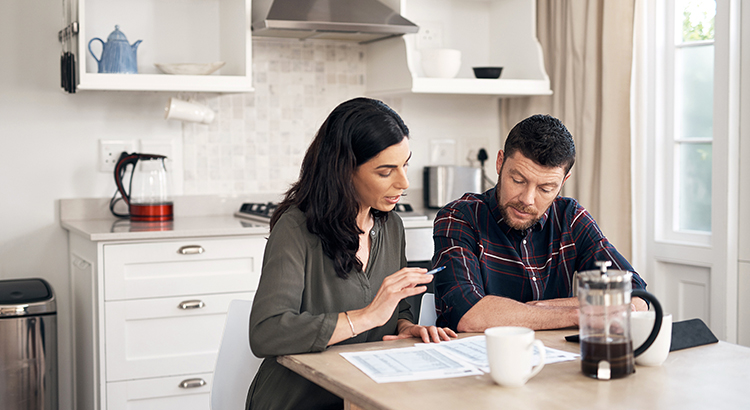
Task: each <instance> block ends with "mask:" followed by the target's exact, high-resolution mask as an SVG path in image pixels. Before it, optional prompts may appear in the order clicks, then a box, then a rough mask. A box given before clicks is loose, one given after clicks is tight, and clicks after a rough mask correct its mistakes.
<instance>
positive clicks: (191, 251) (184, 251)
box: [177, 245, 206, 255]
mask: <svg viewBox="0 0 750 410" xmlns="http://www.w3.org/2000/svg"><path fill="white" fill-rule="evenodd" d="M205 251H206V250H205V249H203V247H202V246H200V245H185V246H183V247H181V248H180V249H178V250H177V253H179V254H181V255H199V254H201V253H203V252H205Z"/></svg>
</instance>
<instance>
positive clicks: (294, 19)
mask: <svg viewBox="0 0 750 410" xmlns="http://www.w3.org/2000/svg"><path fill="white" fill-rule="evenodd" d="M252 18H253V22H252V29H253V36H261V37H286V38H299V39H307V38H319V39H328V40H350V41H358V42H361V43H369V42H373V41H377V40H383V39H386V38H389V37H395V36H401V35H404V34H407V33H416V32H417V31H418V30H419V27H417V25H416V24H414V23H412V22H411V21H409V20H407V19H405V18H403V17H402V16H401V15H399V14H398V13H396V12H395V11H393V10H391V9H390V8H389V7H388V6H386V5H385V4H383V3H381V2H379V1H378V0H253V16H252Z"/></svg>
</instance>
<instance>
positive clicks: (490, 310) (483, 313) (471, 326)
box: [457, 295, 578, 332]
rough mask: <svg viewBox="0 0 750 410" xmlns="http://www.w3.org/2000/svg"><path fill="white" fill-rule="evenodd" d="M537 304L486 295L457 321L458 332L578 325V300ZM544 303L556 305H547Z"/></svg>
mask: <svg viewBox="0 0 750 410" xmlns="http://www.w3.org/2000/svg"><path fill="white" fill-rule="evenodd" d="M573 301H575V303H573ZM538 302H539V303H521V302H518V301H515V300H513V299H509V298H504V297H500V296H491V295H487V296H485V297H483V298H482V299H481V300H480V301H479V302H477V304H475V305H474V306H473V307H472V308H471V309H469V311H468V312H466V314H464V316H463V317H462V318H461V320H460V321H459V322H458V329H457V330H458V331H459V332H484V331H485V329H487V328H490V327H494V326H523V327H528V328H530V329H533V330H542V329H561V328H564V327H573V326H578V302H577V300H576V299H575V298H566V299H552V300H546V301H538ZM541 302H547V303H552V304H554V305H548V306H544V305H541V304H540V303H541Z"/></svg>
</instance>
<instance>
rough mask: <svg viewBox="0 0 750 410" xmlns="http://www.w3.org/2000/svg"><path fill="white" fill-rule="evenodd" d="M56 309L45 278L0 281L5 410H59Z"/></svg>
mask: <svg viewBox="0 0 750 410" xmlns="http://www.w3.org/2000/svg"><path fill="white" fill-rule="evenodd" d="M57 400H58V399H57V310H56V303H55V295H54V293H53V291H52V288H51V287H50V285H49V283H47V282H46V281H45V280H43V279H18V280H3V281H0V408H2V409H3V410H32V409H33V410H57V407H58V401H57Z"/></svg>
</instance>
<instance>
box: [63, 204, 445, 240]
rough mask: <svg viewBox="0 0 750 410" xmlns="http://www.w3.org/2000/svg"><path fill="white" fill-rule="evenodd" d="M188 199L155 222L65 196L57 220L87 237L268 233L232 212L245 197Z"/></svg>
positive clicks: (411, 223)
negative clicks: (120, 215) (167, 219)
mask: <svg viewBox="0 0 750 410" xmlns="http://www.w3.org/2000/svg"><path fill="white" fill-rule="evenodd" d="M189 199H190V206H189V207H188V206H185V205H184V203H185V202H186V199H182V198H181V199H178V200H177V201H175V217H174V221H171V222H158V223H151V222H131V221H130V220H128V219H117V218H115V217H113V216H111V214H109V209H108V207H107V204H108V200H107V199H102V198H95V199H65V200H61V201H60V220H61V225H62V227H63V228H65V229H67V230H68V231H70V232H73V233H75V234H78V235H80V236H82V237H84V238H86V239H88V240H90V241H123V240H144V239H173V238H188V237H211V236H236V235H268V228H269V227H268V224H266V223H262V222H256V221H251V220H248V219H244V218H238V217H235V216H234V215H233V214H234V211H235V210H237V209H239V205H240V204H241V203H242V202H243V201H247V198H220V201H216V200H215V199H213V198H210V199H206V198H199V197H192V198H189ZM202 213H204V214H203V215H201V214H202ZM433 218H434V215H431V214H429V213H428V217H427V218H424V219H413V218H406V219H405V220H404V228H405V229H416V228H429V229H430V230H431V229H432V219H433Z"/></svg>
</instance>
